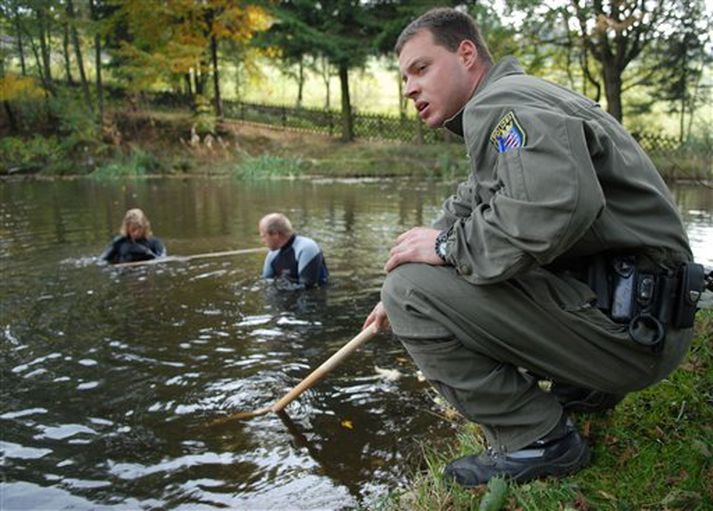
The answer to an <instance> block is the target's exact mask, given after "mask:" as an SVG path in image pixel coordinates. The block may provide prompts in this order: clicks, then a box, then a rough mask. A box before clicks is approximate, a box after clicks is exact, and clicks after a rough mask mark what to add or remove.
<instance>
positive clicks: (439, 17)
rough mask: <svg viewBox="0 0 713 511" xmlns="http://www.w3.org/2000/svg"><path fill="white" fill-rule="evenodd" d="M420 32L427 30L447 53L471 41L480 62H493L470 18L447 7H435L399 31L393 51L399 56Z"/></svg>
mask: <svg viewBox="0 0 713 511" xmlns="http://www.w3.org/2000/svg"><path fill="white" fill-rule="evenodd" d="M421 30H428V31H430V32H431V34H432V35H433V41H434V42H435V43H436V44H437V45H439V46H443V47H444V48H446V49H448V50H449V51H452V52H454V51H456V50H457V49H458V46H460V43H461V42H463V41H464V40H466V39H467V40H469V41H472V42H473V44H474V45H475V49H476V50H478V58H479V59H480V61H481V62H488V63H491V64H492V62H493V57H492V56H491V55H490V50H489V49H488V45H487V44H486V42H485V40H484V39H483V36H482V34H481V33H480V28H479V27H478V24H477V23H476V22H475V20H474V19H473V17H472V16H470V15H469V14H467V13H464V12H461V11H458V10H456V9H452V8H449V7H436V8H435V9H431V10H430V11H428V12H426V13H425V14H422V15H421V16H419V17H418V18H416V19H415V20H413V21H412V22H411V23H409V24H408V25H407V26H406V28H404V29H403V30H402V31H401V35H399V38H398V40H397V41H396V46H395V47H394V50H395V51H396V54H397V55H398V54H400V53H401V50H402V49H403V47H404V45H405V44H406V43H407V42H408V41H409V40H410V39H411V38H412V37H413V36H415V35H416V34H417V33H418V32H420V31H421Z"/></svg>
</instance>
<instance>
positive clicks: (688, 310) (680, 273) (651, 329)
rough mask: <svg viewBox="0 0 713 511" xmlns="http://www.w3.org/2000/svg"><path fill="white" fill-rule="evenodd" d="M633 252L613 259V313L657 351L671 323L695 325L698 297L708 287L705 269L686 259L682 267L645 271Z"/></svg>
mask: <svg viewBox="0 0 713 511" xmlns="http://www.w3.org/2000/svg"><path fill="white" fill-rule="evenodd" d="M636 263H637V262H636V258H635V257H633V256H617V257H612V258H611V259H609V275H610V278H609V279H608V280H609V282H610V285H611V300H610V302H609V316H610V317H611V318H612V320H613V321H615V322H617V323H623V324H628V326H629V335H630V336H631V338H632V339H633V340H634V341H636V342H638V343H639V344H643V345H646V346H650V347H651V348H652V349H654V350H655V351H658V350H660V349H661V348H662V347H663V342H662V341H663V339H664V337H665V336H666V329H667V327H668V325H671V326H673V327H674V328H689V327H691V326H693V320H694V318H695V315H696V310H697V305H698V300H699V299H700V296H701V294H702V293H703V290H704V289H705V278H706V276H705V270H704V268H703V266H702V265H700V264H696V263H683V264H681V265H680V266H679V267H678V270H676V271H673V270H662V271H659V272H647V271H641V270H639V268H638V267H637V264H636Z"/></svg>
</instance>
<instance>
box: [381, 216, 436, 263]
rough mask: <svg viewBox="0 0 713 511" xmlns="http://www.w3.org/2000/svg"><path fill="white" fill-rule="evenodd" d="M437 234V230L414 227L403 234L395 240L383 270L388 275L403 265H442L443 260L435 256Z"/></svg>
mask: <svg viewBox="0 0 713 511" xmlns="http://www.w3.org/2000/svg"><path fill="white" fill-rule="evenodd" d="M438 233H439V231H438V230H437V229H431V228H428V227H414V228H413V229H410V230H408V231H406V232H405V233H403V234H402V235H401V236H399V237H398V238H396V245H394V248H392V249H391V252H390V254H389V260H388V261H386V265H385V266H384V270H386V272H387V273H388V272H390V271H391V270H393V269H394V268H396V267H397V266H399V265H400V264H404V263H426V264H431V265H433V266H438V265H442V264H443V260H442V259H441V258H440V257H438V254H436V238H437V237H438Z"/></svg>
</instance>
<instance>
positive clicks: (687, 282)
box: [672, 263, 705, 328]
mask: <svg viewBox="0 0 713 511" xmlns="http://www.w3.org/2000/svg"><path fill="white" fill-rule="evenodd" d="M678 276H679V279H678V281H679V288H678V293H676V305H675V310H674V314H673V322H672V324H673V326H674V327H676V328H690V327H692V326H693V320H694V318H695V316H696V311H697V310H698V307H697V305H698V300H699V299H700V297H701V294H702V293H703V290H704V286H705V269H704V268H703V265H701V264H696V263H684V264H682V265H681V267H680V269H679V271H678Z"/></svg>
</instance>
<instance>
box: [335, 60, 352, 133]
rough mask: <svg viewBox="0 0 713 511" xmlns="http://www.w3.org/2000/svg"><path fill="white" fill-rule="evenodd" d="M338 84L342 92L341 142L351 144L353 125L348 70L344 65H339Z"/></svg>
mask: <svg viewBox="0 0 713 511" xmlns="http://www.w3.org/2000/svg"><path fill="white" fill-rule="evenodd" d="M339 84H340V85H341V90H342V140H343V141H344V142H351V141H352V140H354V125H353V119H352V105H351V100H350V99H349V69H348V68H347V65H346V64H339Z"/></svg>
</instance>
